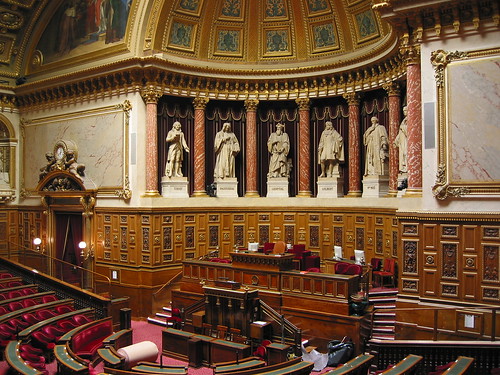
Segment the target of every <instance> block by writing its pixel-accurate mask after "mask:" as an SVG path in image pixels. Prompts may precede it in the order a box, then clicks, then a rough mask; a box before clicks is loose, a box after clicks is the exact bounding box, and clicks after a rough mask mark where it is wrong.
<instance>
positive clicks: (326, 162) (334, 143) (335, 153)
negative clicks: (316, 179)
mask: <svg viewBox="0 0 500 375" xmlns="http://www.w3.org/2000/svg"><path fill="white" fill-rule="evenodd" d="M343 161H344V139H343V138H342V136H341V135H340V134H339V133H338V132H337V130H335V129H334V128H333V124H332V122H331V121H327V122H325V130H323V133H321V138H320V139H319V145H318V163H319V164H320V165H321V175H320V177H334V176H340V172H339V163H341V162H343Z"/></svg>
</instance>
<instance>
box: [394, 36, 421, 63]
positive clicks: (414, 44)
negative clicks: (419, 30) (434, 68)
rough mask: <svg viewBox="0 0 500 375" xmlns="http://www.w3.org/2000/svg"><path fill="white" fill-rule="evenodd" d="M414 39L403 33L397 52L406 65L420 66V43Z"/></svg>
mask: <svg viewBox="0 0 500 375" xmlns="http://www.w3.org/2000/svg"><path fill="white" fill-rule="evenodd" d="M415 39H416V37H414V38H411V37H410V35H409V34H408V33H405V34H404V35H403V37H402V38H401V45H400V46H399V52H400V53H401V55H402V56H403V60H404V61H405V62H406V65H414V64H420V43H418V41H416V40H415Z"/></svg>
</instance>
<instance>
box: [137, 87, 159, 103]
mask: <svg viewBox="0 0 500 375" xmlns="http://www.w3.org/2000/svg"><path fill="white" fill-rule="evenodd" d="M162 95H163V91H162V90H161V89H159V88H158V87H155V86H149V87H146V88H144V89H142V91H141V96H142V99H143V100H144V101H145V102H146V104H156V103H158V100H159V99H160V98H161V96H162Z"/></svg>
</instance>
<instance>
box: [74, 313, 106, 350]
mask: <svg viewBox="0 0 500 375" xmlns="http://www.w3.org/2000/svg"><path fill="white" fill-rule="evenodd" d="M112 333H113V322H112V321H111V320H106V321H103V322H101V323H98V324H95V325H91V326H90V327H88V328H87V329H85V330H83V331H81V332H78V333H76V334H74V335H73V336H72V337H71V350H73V352H74V353H75V354H76V355H77V356H79V357H81V358H85V359H92V358H93V357H94V356H95V355H96V353H97V349H99V348H100V347H101V346H102V342H103V340H104V339H105V338H106V337H108V336H109V335H111V334H112Z"/></svg>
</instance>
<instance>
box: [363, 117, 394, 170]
mask: <svg viewBox="0 0 500 375" xmlns="http://www.w3.org/2000/svg"><path fill="white" fill-rule="evenodd" d="M371 122H372V124H371V126H370V127H369V128H368V129H366V132H365V134H364V135H363V143H364V145H365V146H366V159H365V173H364V175H365V176H380V175H386V174H387V168H386V166H385V163H386V159H387V157H388V156H389V154H388V143H387V130H386V129H385V127H384V126H382V125H380V124H379V122H378V118H377V117H375V116H373V117H372V118H371Z"/></svg>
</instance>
